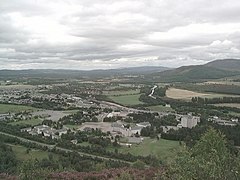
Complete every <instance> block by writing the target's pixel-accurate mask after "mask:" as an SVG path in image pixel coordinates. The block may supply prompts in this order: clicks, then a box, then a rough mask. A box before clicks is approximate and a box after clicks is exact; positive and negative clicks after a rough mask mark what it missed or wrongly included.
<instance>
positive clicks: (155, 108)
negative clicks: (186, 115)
mask: <svg viewBox="0 0 240 180" xmlns="http://www.w3.org/2000/svg"><path fill="white" fill-rule="evenodd" d="M147 108H148V109H150V110H151V111H161V112H167V111H174V110H173V109H172V108H171V107H166V106H162V105H157V106H149V107H147Z"/></svg>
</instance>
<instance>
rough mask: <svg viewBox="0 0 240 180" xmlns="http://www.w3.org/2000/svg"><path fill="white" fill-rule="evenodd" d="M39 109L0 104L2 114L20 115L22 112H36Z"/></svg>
mask: <svg viewBox="0 0 240 180" xmlns="http://www.w3.org/2000/svg"><path fill="white" fill-rule="evenodd" d="M36 110H37V109H36V108H34V107H30V106H23V105H14V104H0V113H18V112H22V111H36Z"/></svg>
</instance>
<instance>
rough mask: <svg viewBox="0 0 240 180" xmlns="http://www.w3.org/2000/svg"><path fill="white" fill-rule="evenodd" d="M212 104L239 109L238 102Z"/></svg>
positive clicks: (239, 104)
mask: <svg viewBox="0 0 240 180" xmlns="http://www.w3.org/2000/svg"><path fill="white" fill-rule="evenodd" d="M214 106H220V107H236V108H239V109H240V103H221V104H214Z"/></svg>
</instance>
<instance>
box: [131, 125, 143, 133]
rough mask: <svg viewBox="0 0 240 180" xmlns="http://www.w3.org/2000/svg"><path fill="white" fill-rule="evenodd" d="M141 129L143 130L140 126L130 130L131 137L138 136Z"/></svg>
mask: <svg viewBox="0 0 240 180" xmlns="http://www.w3.org/2000/svg"><path fill="white" fill-rule="evenodd" d="M142 128H143V127H140V126H135V127H132V128H131V129H130V131H131V135H134V134H138V135H140V134H141V130H142Z"/></svg>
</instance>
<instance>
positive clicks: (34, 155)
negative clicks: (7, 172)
mask: <svg viewBox="0 0 240 180" xmlns="http://www.w3.org/2000/svg"><path fill="white" fill-rule="evenodd" d="M8 145H9V146H11V148H12V150H13V152H14V153H15V154H16V157H17V159H18V160H20V161H26V160H29V159H38V160H42V159H43V158H48V154H49V152H46V151H41V150H37V149H31V150H30V151H29V153H27V148H26V147H24V146H21V145H13V144H8Z"/></svg>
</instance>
